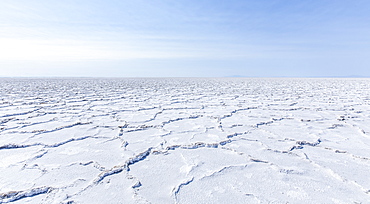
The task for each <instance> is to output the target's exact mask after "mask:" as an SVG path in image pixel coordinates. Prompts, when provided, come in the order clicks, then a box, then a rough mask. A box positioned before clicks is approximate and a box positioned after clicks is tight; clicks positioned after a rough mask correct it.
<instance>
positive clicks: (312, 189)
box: [0, 78, 370, 203]
mask: <svg viewBox="0 0 370 204" xmlns="http://www.w3.org/2000/svg"><path fill="white" fill-rule="evenodd" d="M0 85H1V87H2V88H1V90H0V95H1V101H0V158H1V160H0V172H1V173H0V203H287V202H289V203H369V202H370V176H369V172H370V151H369V150H370V125H369V124H370V79H289V78H274V79H267V78H265V79H262V78H261V79H257V78H255V79H253V78H162V79H161V78H158V79H154V78H143V79H140V78H125V79H103V78H101V79H90V78H81V79H76V78H75V79H67V78H59V79H50V78H49V79H27V78H2V79H0Z"/></svg>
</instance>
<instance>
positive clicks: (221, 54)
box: [0, 0, 370, 77]
mask: <svg viewBox="0 0 370 204" xmlns="http://www.w3.org/2000/svg"><path fill="white" fill-rule="evenodd" d="M369 11H370V1H368V0H356V1H337V0H305V1H298V0H269V1H268V0H258V1H256V0H254V1H252V0H228V1H221V0H212V1H211V0H196V1H195V0H194V1H193V0H186V1H185V0H176V1H173V0H161V1H159V0H146V1H144V0H135V1H133V0H130V1H125V0H117V1H116V0H63V1H56V0H2V1H1V2H0V76H4V77H8V76H32V77H34V76H60V77H71V76H76V77H83V76H85V77H98V76H100V77H223V76H233V75H241V76H250V77H279V76H288V77H312V76H313V77H314V76H351V75H359V76H370V12H369Z"/></svg>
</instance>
